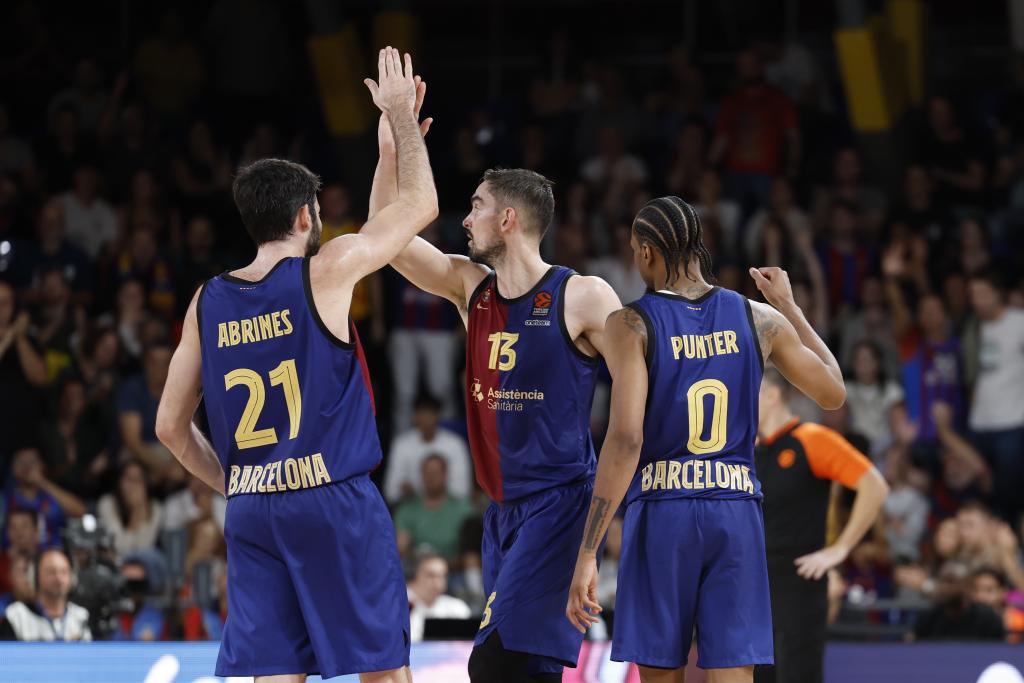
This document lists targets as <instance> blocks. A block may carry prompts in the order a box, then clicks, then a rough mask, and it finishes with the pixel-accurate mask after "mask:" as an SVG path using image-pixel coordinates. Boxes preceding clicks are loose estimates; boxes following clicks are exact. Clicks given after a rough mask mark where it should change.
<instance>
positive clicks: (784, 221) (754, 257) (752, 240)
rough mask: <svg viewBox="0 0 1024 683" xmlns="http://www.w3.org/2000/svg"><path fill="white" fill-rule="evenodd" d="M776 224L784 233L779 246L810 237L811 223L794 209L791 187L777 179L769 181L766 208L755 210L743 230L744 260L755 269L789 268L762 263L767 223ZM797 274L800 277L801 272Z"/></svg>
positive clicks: (801, 212)
mask: <svg viewBox="0 0 1024 683" xmlns="http://www.w3.org/2000/svg"><path fill="white" fill-rule="evenodd" d="M772 220H773V221H775V223H776V226H777V227H782V228H783V229H784V230H785V232H784V233H783V234H782V235H781V237H782V242H783V243H784V244H785V243H791V242H794V241H796V240H798V239H799V238H800V237H801V236H803V235H808V236H809V235H810V234H811V219H810V218H808V217H807V213H806V212H805V211H804V210H803V209H801V208H800V207H799V206H797V205H796V201H795V199H794V197H793V186H792V185H791V184H790V182H789V181H788V180H786V179H785V178H776V179H775V180H773V181H772V190H771V196H770V197H769V200H768V205H767V206H765V207H763V208H761V209H760V210H758V212H757V213H755V214H754V215H753V216H752V217H751V218H750V220H749V221H748V222H747V226H746V228H745V230H744V234H743V240H744V243H745V244H744V246H745V248H746V253H747V259H748V260H749V261H750V262H751V263H754V264H756V265H762V264H763V265H784V267H787V268H789V267H790V266H789V264H788V263H785V264H784V263H781V262H780V263H768V262H764V261H761V260H760V259H759V258H758V257H759V256H761V255H762V254H761V253H760V252H761V247H762V245H763V239H762V236H763V235H764V231H765V228H766V225H767V223H768V222H769V221H772ZM797 274H799V275H803V272H802V270H800V271H797Z"/></svg>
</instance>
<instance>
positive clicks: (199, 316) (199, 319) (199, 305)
mask: <svg viewBox="0 0 1024 683" xmlns="http://www.w3.org/2000/svg"><path fill="white" fill-rule="evenodd" d="M208 284H210V281H209V280H207V281H206V282H204V283H203V286H202V287H200V288H199V296H198V297H196V329H197V330H198V331H199V350H200V351H202V350H203V295H204V294H206V285H208Z"/></svg>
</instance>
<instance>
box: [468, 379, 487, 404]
mask: <svg viewBox="0 0 1024 683" xmlns="http://www.w3.org/2000/svg"><path fill="white" fill-rule="evenodd" d="M469 393H470V394H472V396H473V398H474V400H476V402H477V403H479V402H480V401H482V400H484V392H483V390H482V388H481V386H480V380H478V379H476V378H474V379H473V383H472V384H471V385H469Z"/></svg>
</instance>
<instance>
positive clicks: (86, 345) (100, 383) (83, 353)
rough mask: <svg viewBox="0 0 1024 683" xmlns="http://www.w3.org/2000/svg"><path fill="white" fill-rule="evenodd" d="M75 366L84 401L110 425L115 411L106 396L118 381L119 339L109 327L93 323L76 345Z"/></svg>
mask: <svg viewBox="0 0 1024 683" xmlns="http://www.w3.org/2000/svg"><path fill="white" fill-rule="evenodd" d="M77 351H78V355H77V358H76V359H75V366H76V368H77V369H78V373H79V377H80V378H81V380H82V383H83V384H84V385H85V400H86V401H87V402H88V403H89V406H90V407H91V408H94V409H96V410H98V411H99V412H100V414H101V415H102V417H101V418H100V420H101V421H102V422H103V424H105V425H112V424H113V423H114V421H115V416H116V412H115V411H114V409H113V406H112V405H111V403H112V401H110V397H111V396H112V395H113V393H114V389H115V388H116V386H117V383H118V369H119V366H120V362H121V339H120V337H119V336H118V334H117V330H116V329H114V328H113V327H112V326H106V325H93V326H92V327H91V328H90V329H89V331H88V333H87V334H86V335H85V337H84V339H83V340H82V343H81V344H79V346H78V349H77Z"/></svg>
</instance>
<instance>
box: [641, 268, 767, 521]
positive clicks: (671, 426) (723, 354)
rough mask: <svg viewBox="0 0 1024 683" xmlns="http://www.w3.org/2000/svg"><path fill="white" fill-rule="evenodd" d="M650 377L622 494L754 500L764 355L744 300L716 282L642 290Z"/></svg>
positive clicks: (756, 495)
mask: <svg viewBox="0 0 1024 683" xmlns="http://www.w3.org/2000/svg"><path fill="white" fill-rule="evenodd" d="M629 307H630V308H632V309H633V310H634V311H636V312H637V313H638V314H639V315H640V316H641V317H642V318H643V320H644V323H645V324H646V327H647V367H648V371H649V385H648V393H647V412H646V415H645V417H644V443H643V449H642V451H641V453H640V463H639V466H638V469H637V472H636V475H635V476H634V478H633V481H632V483H631V484H630V487H629V492H628V495H627V501H628V502H632V501H634V500H637V499H648V500H649V499H662V498H684V497H685V498H689V497H700V498H724V499H744V498H755V499H760V498H761V485H760V483H759V482H758V481H757V476H756V474H755V472H754V438H755V436H756V435H757V419H758V414H757V396H758V391H759V389H760V386H761V375H762V372H763V370H764V361H763V359H762V358H761V347H760V345H759V343H758V338H757V333H756V331H755V330H754V324H753V315H752V313H751V309H750V302H749V301H748V300H747V299H746V298H745V297H743V296H742V295H740V294H737V293H736V292H733V291H731V290H728V289H722V288H720V287H715V288H713V289H711V290H710V291H709V292H707V293H706V294H705V295H704V296H702V297H700V298H698V299H693V300H691V299H687V298H685V297H683V296H679V295H677V294H670V293H666V292H648V293H647V294H646V295H644V296H643V297H641V298H640V299H638V300H637V301H635V302H633V303H632V304H630V305H629Z"/></svg>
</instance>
